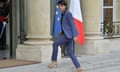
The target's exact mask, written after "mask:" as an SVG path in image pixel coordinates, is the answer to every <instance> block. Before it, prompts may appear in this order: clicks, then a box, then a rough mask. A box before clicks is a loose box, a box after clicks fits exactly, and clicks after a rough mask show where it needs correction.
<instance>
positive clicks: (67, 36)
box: [48, 0, 82, 72]
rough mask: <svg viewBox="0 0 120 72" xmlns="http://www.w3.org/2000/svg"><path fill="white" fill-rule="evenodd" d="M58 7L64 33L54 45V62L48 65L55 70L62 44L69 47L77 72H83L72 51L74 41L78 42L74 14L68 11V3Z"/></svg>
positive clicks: (61, 2) (69, 53)
mask: <svg viewBox="0 0 120 72" xmlns="http://www.w3.org/2000/svg"><path fill="white" fill-rule="evenodd" d="M58 7H59V9H60V11H61V12H62V16H61V28H62V31H61V32H60V36H59V38H58V39H57V40H56V41H55V42H54V43H53V53H52V62H51V63H50V64H49V65H48V67H49V68H54V67H56V66H57V54H58V46H59V45H61V44H65V45H66V47H67V52H68V55H69V56H70V58H71V59H72V62H73V64H74V65H75V67H76V72H82V69H81V66H80V63H79V62H78V60H77V58H76V56H75V55H74V53H73V50H72V47H73V40H74V41H76V36H77V34H78V33H77V30H76V28H75V25H74V22H73V18H72V14H71V13H70V12H69V11H68V10H67V3H66V2H65V1H63V0H61V1H59V2H58Z"/></svg>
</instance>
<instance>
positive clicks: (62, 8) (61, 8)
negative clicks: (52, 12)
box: [58, 4, 66, 12]
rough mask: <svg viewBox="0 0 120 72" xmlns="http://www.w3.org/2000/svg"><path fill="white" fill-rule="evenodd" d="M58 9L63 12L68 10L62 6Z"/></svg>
mask: <svg viewBox="0 0 120 72" xmlns="http://www.w3.org/2000/svg"><path fill="white" fill-rule="evenodd" d="M58 7H59V9H60V11H61V12H64V11H65V9H66V6H65V5H62V4H59V5H58Z"/></svg>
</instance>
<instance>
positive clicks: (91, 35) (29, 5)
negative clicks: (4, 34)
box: [8, 0, 120, 61]
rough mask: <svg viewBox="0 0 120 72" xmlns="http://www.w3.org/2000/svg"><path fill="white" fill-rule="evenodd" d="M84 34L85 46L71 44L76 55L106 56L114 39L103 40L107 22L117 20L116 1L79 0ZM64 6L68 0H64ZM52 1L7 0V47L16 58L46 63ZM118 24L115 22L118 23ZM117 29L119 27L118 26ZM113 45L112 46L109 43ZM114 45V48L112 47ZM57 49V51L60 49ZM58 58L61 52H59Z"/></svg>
mask: <svg viewBox="0 0 120 72" xmlns="http://www.w3.org/2000/svg"><path fill="white" fill-rule="evenodd" d="M80 1H81V10H82V14H83V23H84V31H85V45H84V46H80V45H77V44H75V47H74V51H75V54H76V55H77V56H81V55H101V54H108V53H109V52H111V50H119V47H116V48H114V49H113V48H112V45H113V44H114V42H116V43H115V44H116V45H119V38H118V39H109V38H107V39H105V35H106V33H107V32H105V31H106V28H105V26H106V25H107V24H108V23H111V22H112V23H113V22H115V21H120V14H119V11H120V10H119V7H120V1H119V0H80ZM67 2H68V4H69V3H70V0H67ZM55 3H56V2H55V0H52V1H49V0H10V4H11V12H10V24H9V26H8V28H10V31H9V30H8V31H9V33H8V34H9V35H10V37H9V38H8V46H9V47H10V49H9V52H10V56H11V57H13V58H17V59H24V60H35V61H47V60H50V57H51V53H52V41H51V38H52V35H51V32H52V26H53V16H54V8H55ZM118 24H119V22H118ZM118 29H119V27H118ZM112 42H113V43H112ZM113 46H114V45H113ZM60 49H61V48H60ZM59 58H61V50H59Z"/></svg>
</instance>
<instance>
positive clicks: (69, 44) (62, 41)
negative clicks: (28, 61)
mask: <svg viewBox="0 0 120 72" xmlns="http://www.w3.org/2000/svg"><path fill="white" fill-rule="evenodd" d="M61 44H65V45H66V48H67V53H68V55H69V56H70V58H71V59H72V62H73V64H74V65H75V67H76V68H79V67H80V64H79V61H78V60H77V58H76V56H75V55H74V53H73V48H72V47H73V39H67V38H66V37H65V36H64V35H62V36H60V37H59V38H58V39H57V40H56V41H55V42H54V43H53V53H52V61H57V55H58V46H59V45H61Z"/></svg>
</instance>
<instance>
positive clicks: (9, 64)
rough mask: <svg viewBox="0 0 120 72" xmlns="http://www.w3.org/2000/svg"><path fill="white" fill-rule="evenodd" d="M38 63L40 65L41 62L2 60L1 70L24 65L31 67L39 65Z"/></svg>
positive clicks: (0, 63) (0, 62)
mask: <svg viewBox="0 0 120 72" xmlns="http://www.w3.org/2000/svg"><path fill="white" fill-rule="evenodd" d="M38 63H40V62H36V61H28V60H15V59H6V60H0V69H3V68H9V67H17V66H24V65H31V64H38Z"/></svg>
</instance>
